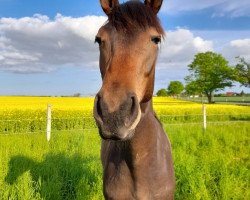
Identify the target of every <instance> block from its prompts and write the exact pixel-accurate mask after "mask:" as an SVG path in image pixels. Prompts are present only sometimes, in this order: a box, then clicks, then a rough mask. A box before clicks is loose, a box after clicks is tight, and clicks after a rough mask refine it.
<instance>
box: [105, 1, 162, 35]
mask: <svg viewBox="0 0 250 200" xmlns="http://www.w3.org/2000/svg"><path fill="white" fill-rule="evenodd" d="M108 21H109V22H110V23H111V25H112V26H113V27H115V29H116V30H117V31H118V32H123V33H127V34H129V33H136V32H138V31H144V30H146V29H148V28H150V27H153V28H155V29H156V31H157V32H158V33H159V34H160V35H162V36H164V29H163V28H162V26H161V24H160V20H159V18H158V17H157V16H156V15H155V14H154V13H153V11H152V9H151V8H149V7H148V6H146V5H145V4H143V3H142V2H140V1H128V2H126V3H124V4H121V5H119V6H117V7H114V8H113V9H112V13H111V15H110V16H109V19H108ZM128 36H129V35H128Z"/></svg>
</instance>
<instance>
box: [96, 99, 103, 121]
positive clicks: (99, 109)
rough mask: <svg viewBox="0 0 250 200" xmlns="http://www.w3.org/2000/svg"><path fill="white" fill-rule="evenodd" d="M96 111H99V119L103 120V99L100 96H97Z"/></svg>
mask: <svg viewBox="0 0 250 200" xmlns="http://www.w3.org/2000/svg"><path fill="white" fill-rule="evenodd" d="M96 111H97V114H98V115H99V117H101V118H102V109H101V97H100V95H97V101H96Z"/></svg>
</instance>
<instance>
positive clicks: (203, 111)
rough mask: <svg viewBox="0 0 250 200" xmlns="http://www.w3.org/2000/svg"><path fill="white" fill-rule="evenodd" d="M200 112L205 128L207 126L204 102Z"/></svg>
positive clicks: (204, 128)
mask: <svg viewBox="0 0 250 200" xmlns="http://www.w3.org/2000/svg"><path fill="white" fill-rule="evenodd" d="M202 114H203V130H206V128H207V114H206V104H202Z"/></svg>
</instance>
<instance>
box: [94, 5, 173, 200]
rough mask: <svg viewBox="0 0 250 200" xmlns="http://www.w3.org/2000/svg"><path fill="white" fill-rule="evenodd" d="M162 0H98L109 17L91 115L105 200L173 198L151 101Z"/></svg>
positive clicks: (101, 36)
mask: <svg viewBox="0 0 250 200" xmlns="http://www.w3.org/2000/svg"><path fill="white" fill-rule="evenodd" d="M162 1H163V0H145V1H144V2H141V1H128V2H125V3H123V4H119V1H118V0H100V4H101V7H102V9H103V11H104V12H105V13H106V15H107V16H108V20H107V22H106V23H105V24H104V25H103V26H102V27H101V28H100V29H99V31H98V33H97V35H96V38H95V42H96V43H98V44H99V51H100V56H99V67H100V73H101V77H102V86H101V88H100V90H99V92H98V93H97V95H96V97H95V101H94V109H93V115H94V118H95V121H96V124H97V126H98V129H99V135H100V137H101V161H102V167H103V195H104V197H105V199H107V200H133V199H134V200H135V199H139V200H151V199H152V200H158V199H159V200H161V199H164V200H166V199H173V198H174V191H175V176H174V167H173V161H172V152H171V144H170V141H169V139H168V137H167V135H166V134H165V132H164V129H163V127H162V125H161V123H160V121H159V119H158V118H157V116H156V114H155V112H154V110H153V106H152V96H153V90H154V79H155V65H156V60H157V55H158V51H159V45H160V43H161V40H162V38H164V30H163V28H162V26H161V24H160V21H159V19H158V17H157V13H158V11H159V10H160V8H161V5H162Z"/></svg>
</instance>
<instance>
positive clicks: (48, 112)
mask: <svg viewBox="0 0 250 200" xmlns="http://www.w3.org/2000/svg"><path fill="white" fill-rule="evenodd" d="M50 135H51V105H50V104H48V109H47V140H48V142H49V141H50Z"/></svg>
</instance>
